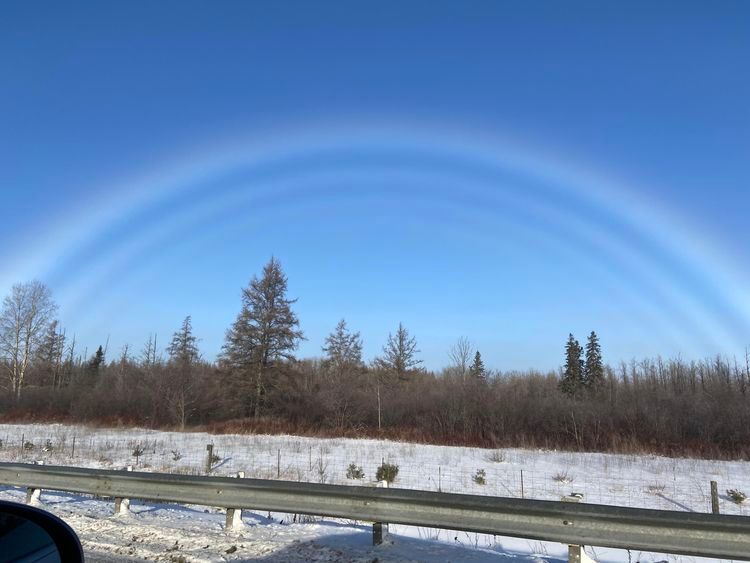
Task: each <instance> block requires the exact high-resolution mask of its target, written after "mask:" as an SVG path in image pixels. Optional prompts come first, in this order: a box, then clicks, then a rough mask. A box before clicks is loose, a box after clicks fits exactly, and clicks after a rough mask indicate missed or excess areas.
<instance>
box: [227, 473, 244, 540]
mask: <svg viewBox="0 0 750 563" xmlns="http://www.w3.org/2000/svg"><path fill="white" fill-rule="evenodd" d="M237 478H238V479H244V478H245V472H244V471H238V472H237ZM242 526H243V524H242V509H241V508H227V520H226V523H225V528H226V529H227V530H238V529H240V528H242Z"/></svg>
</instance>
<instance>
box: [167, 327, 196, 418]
mask: <svg viewBox="0 0 750 563" xmlns="http://www.w3.org/2000/svg"><path fill="white" fill-rule="evenodd" d="M167 353H168V354H169V363H168V366H167V367H168V375H169V377H168V381H167V382H166V383H165V386H164V387H165V389H164V394H165V398H166V400H167V407H168V409H169V412H170V414H171V415H172V418H173V420H174V421H175V422H176V423H177V424H179V426H180V429H181V430H184V429H185V425H186V423H187V421H188V417H189V416H190V414H191V412H192V411H193V410H194V405H195V403H196V401H197V400H198V396H197V395H198V394H197V391H196V381H195V379H196V377H195V375H196V373H195V372H196V364H198V362H199V361H200V352H199V351H198V339H197V338H196V337H195V335H194V334H193V324H192V319H191V317H190V315H188V316H187V317H185V319H184V320H183V321H182V325H181V326H180V329H179V330H178V331H177V332H175V333H174V334H173V335H172V340H171V342H170V343H169V346H167Z"/></svg>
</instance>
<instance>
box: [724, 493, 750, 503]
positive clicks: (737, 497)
mask: <svg viewBox="0 0 750 563" xmlns="http://www.w3.org/2000/svg"><path fill="white" fill-rule="evenodd" d="M727 496H728V497H729V498H730V499H732V502H736V503H737V504H742V503H743V502H745V501H746V500H747V495H746V494H745V493H743V492H742V491H740V490H739V489H727Z"/></svg>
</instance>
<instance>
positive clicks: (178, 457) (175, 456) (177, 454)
mask: <svg viewBox="0 0 750 563" xmlns="http://www.w3.org/2000/svg"><path fill="white" fill-rule="evenodd" d="M181 459H182V454H181V453H180V452H179V451H177V450H172V461H180V460H181Z"/></svg>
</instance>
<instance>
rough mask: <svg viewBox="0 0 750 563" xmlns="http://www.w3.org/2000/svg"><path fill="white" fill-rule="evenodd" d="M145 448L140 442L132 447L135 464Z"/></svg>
mask: <svg viewBox="0 0 750 563" xmlns="http://www.w3.org/2000/svg"><path fill="white" fill-rule="evenodd" d="M145 451H146V450H144V449H143V446H141V445H140V444H138V445H136V447H135V448H133V457H134V458H135V464H136V465H138V459H139V458H140V457H141V456H142V455H143V453H144V452H145Z"/></svg>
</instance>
